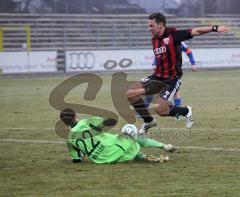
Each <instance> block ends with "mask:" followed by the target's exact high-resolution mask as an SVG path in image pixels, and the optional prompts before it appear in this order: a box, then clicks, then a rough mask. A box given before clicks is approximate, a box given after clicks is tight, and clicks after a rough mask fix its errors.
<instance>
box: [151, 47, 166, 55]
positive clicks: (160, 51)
mask: <svg viewBox="0 0 240 197" xmlns="http://www.w3.org/2000/svg"><path fill="white" fill-rule="evenodd" d="M166 50H167V49H166V47H160V48H156V49H154V54H155V55H158V54H161V53H164V52H166Z"/></svg>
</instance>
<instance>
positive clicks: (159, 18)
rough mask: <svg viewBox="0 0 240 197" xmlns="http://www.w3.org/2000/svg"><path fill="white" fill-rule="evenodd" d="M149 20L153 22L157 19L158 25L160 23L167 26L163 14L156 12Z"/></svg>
mask: <svg viewBox="0 0 240 197" xmlns="http://www.w3.org/2000/svg"><path fill="white" fill-rule="evenodd" d="M148 19H149V20H153V19H155V21H156V23H157V24H159V23H163V26H166V17H165V16H164V15H163V14H161V13H160V12H155V13H152V14H151V15H150V16H149V17H148Z"/></svg>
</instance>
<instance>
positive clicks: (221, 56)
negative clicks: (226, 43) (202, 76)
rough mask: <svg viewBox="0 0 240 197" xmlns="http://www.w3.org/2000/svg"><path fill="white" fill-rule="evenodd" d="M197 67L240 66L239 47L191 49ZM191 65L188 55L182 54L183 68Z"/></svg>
mask: <svg viewBox="0 0 240 197" xmlns="http://www.w3.org/2000/svg"><path fill="white" fill-rule="evenodd" d="M192 52H193V55H194V58H195V60H196V67H197V68H227V67H228V68H231V67H240V49H238V48H225V49H192ZM187 66H191V64H190V63H189V60H188V57H187V56H186V55H183V68H184V67H187Z"/></svg>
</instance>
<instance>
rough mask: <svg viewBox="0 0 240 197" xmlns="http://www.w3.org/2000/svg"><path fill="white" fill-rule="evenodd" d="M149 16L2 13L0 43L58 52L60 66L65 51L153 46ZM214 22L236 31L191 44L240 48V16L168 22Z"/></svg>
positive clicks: (13, 48)
mask: <svg viewBox="0 0 240 197" xmlns="http://www.w3.org/2000/svg"><path fill="white" fill-rule="evenodd" d="M147 19H148V15H145V14H144V15H65V14H54V15H53V14H46V15H40V14H0V37H1V38H2V39H0V45H1V49H2V50H4V51H21V50H24V49H25V48H28V49H29V47H31V50H32V51H43V50H47V51H51V50H55V51H58V64H59V66H60V67H61V66H63V65H64V52H65V51H66V50H94V49H98V50H104V49H149V48H151V42H150V38H151V36H150V33H149V32H148V30H147ZM212 24H218V25H222V24H224V25H228V26H230V27H231V28H232V30H233V31H232V33H230V34H226V35H221V34H216V33H210V34H207V35H205V36H201V37H196V38H194V39H193V40H192V41H191V43H190V45H191V47H193V48H194V47H196V48H209V47H213V48H218V47H220V48H223V47H224V48H226V47H231V48H235V47H236V48H237V47H240V18H175V17H171V16H169V17H167V25H168V26H174V27H176V28H178V29H186V28H193V27H197V26H206V25H212ZM9 27H11V28H9ZM27 29H30V32H27ZM29 40H30V44H29Z"/></svg>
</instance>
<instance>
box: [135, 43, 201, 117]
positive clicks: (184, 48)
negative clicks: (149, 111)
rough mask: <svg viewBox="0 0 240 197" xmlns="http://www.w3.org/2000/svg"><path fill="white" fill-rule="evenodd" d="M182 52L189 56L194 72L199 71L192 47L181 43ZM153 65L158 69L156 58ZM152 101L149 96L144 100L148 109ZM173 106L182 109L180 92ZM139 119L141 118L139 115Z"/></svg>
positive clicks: (176, 95)
mask: <svg viewBox="0 0 240 197" xmlns="http://www.w3.org/2000/svg"><path fill="white" fill-rule="evenodd" d="M181 50H182V51H183V52H185V53H186V55H187V56H188V59H189V61H190V63H191V66H192V71H193V72H195V71H196V70H197V69H196V61H195V58H194V55H193V52H192V50H191V49H190V47H189V46H188V45H187V44H186V43H185V42H181ZM152 65H153V67H156V65H157V61H156V58H154V60H153V63H152ZM152 99H153V95H147V96H146V98H145V99H144V104H145V106H146V108H149V105H150V103H151V102H152ZM172 104H173V105H174V106H176V107H180V106H181V105H182V98H181V97H180V94H179V92H177V93H176V94H175V96H174V100H173V101H172ZM137 117H139V115H138V116H137ZM140 117H141V116H140Z"/></svg>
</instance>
